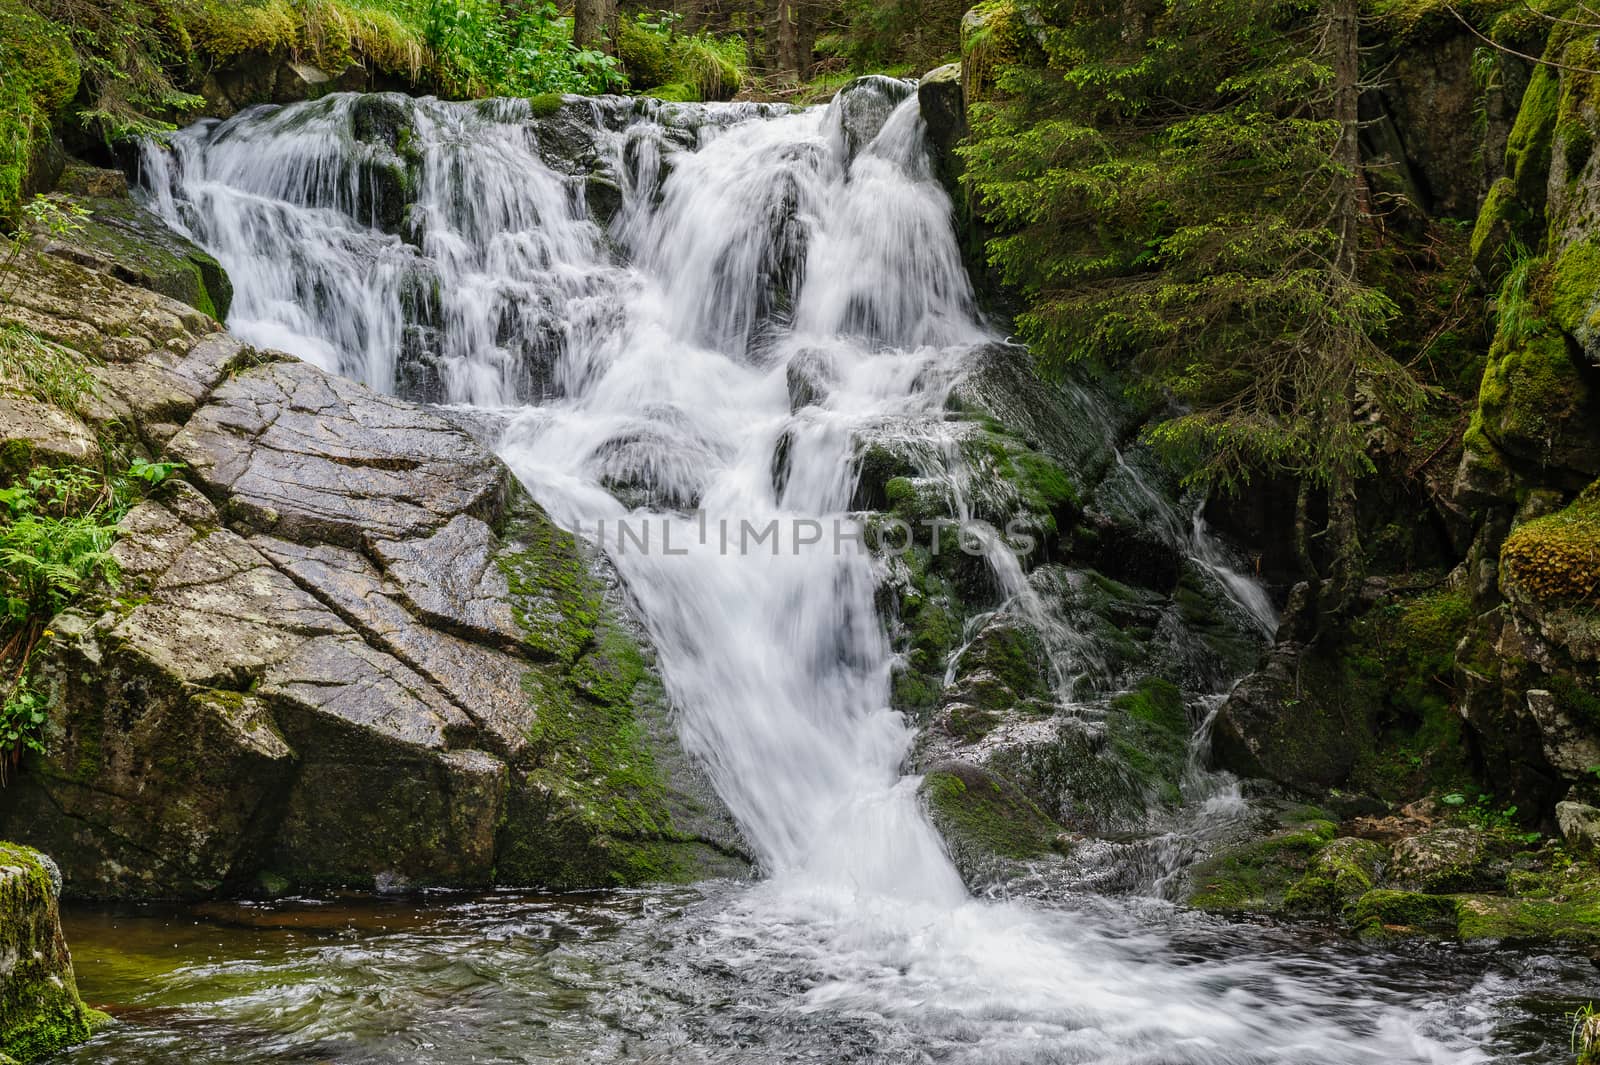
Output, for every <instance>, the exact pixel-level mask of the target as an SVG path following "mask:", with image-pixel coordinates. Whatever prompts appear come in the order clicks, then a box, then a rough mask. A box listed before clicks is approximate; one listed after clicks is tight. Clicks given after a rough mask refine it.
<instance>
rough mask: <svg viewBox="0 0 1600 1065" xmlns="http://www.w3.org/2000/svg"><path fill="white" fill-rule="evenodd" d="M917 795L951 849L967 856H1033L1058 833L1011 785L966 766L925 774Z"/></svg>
mask: <svg viewBox="0 0 1600 1065" xmlns="http://www.w3.org/2000/svg"><path fill="white" fill-rule="evenodd" d="M922 795H923V799H924V801H925V802H926V803H927V804H928V813H929V816H930V817H931V818H932V819H933V822H934V824H935V826H936V827H938V829H939V831H940V832H941V833H942V834H943V835H944V836H945V839H946V840H947V841H948V842H949V844H950V846H951V849H952V850H953V851H957V852H960V853H962V854H966V855H968V856H973V857H976V856H979V855H998V856H1000V857H1003V858H1012V859H1027V858H1034V857H1037V856H1039V855H1041V854H1044V853H1045V852H1047V851H1049V850H1050V848H1051V846H1052V844H1053V843H1054V841H1055V838H1056V836H1057V834H1058V833H1059V832H1060V828H1059V826H1057V825H1056V824H1055V822H1054V821H1052V820H1050V818H1049V817H1048V816H1046V814H1045V813H1044V812H1043V811H1042V810H1040V809H1039V808H1038V807H1037V806H1036V805H1034V804H1033V802H1031V801H1030V800H1029V799H1028V798H1027V797H1026V796H1024V795H1023V794H1022V793H1021V792H1020V791H1018V790H1017V789H1016V788H1015V787H1014V786H1012V785H1011V784H1009V783H1005V782H1002V781H1000V780H997V779H995V778H994V777H991V776H990V775H988V774H987V773H985V772H983V771H982V770H980V769H976V768H974V767H972V766H967V765H961V766H955V767H952V768H949V769H943V770H937V771H935V772H931V773H929V774H928V775H927V776H926V777H924V778H923V781H922Z"/></svg>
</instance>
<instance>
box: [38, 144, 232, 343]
mask: <svg viewBox="0 0 1600 1065" xmlns="http://www.w3.org/2000/svg"><path fill="white" fill-rule="evenodd" d="M60 187H61V188H62V189H63V190H66V191H68V193H69V195H71V197H72V200H73V203H74V204H76V205H77V206H78V207H80V208H82V209H84V210H86V211H88V216H87V217H86V218H83V219H81V220H79V222H78V224H77V227H76V228H75V229H74V230H73V231H72V232H70V233H66V234H53V235H49V237H48V239H47V241H46V243H45V245H44V250H45V252H46V253H47V254H50V255H57V256H60V257H61V258H64V259H69V260H71V261H73V262H77V263H81V264H82V265H84V266H88V267H91V268H93V269H96V270H101V271H104V272H106V273H109V274H111V275H112V276H113V277H116V278H119V279H120V280H123V281H126V282H128V283H129V284H131V285H136V286H138V287H140V288H144V289H148V290H150V291H152V292H159V293H161V294H162V295H164V296H170V297H172V298H173V299H175V300H179V301H181V302H183V303H187V304H188V305H189V306H191V307H194V308H195V309H196V310H199V311H203V312H204V313H206V314H209V315H210V316H211V317H213V318H215V319H216V320H218V321H222V320H223V319H225V318H227V316H228V307H229V305H230V304H231V303H232V301H233V285H232V283H231V282H229V280H228V275H227V273H226V272H224V270H223V269H222V266H221V264H220V263H218V262H217V260H216V259H214V258H212V257H211V256H210V255H209V254H207V253H206V252H204V251H202V250H201V249H200V248H199V247H198V246H196V245H195V244H193V243H191V242H190V241H188V240H186V239H185V238H183V237H181V236H179V235H178V234H177V233H174V232H173V231H172V230H171V229H170V228H168V227H167V225H166V223H164V222H162V221H161V219H159V218H157V217H156V216H155V215H154V214H153V213H151V212H150V211H149V210H147V209H145V207H143V206H142V205H141V204H139V203H137V202H135V201H134V200H133V199H132V198H131V197H130V196H129V195H128V186H127V179H126V178H125V177H123V175H122V173H121V172H120V171H116V170H98V169H96V168H94V167H89V166H85V165H83V164H73V165H72V166H69V167H68V168H67V170H66V171H65V173H64V174H63V175H62V179H61V186H60ZM78 190H81V191H78Z"/></svg>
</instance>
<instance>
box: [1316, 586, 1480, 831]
mask: <svg viewBox="0 0 1600 1065" xmlns="http://www.w3.org/2000/svg"><path fill="white" fill-rule="evenodd" d="M1475 617H1476V613H1475V611H1474V610H1473V608H1472V604H1471V602H1470V600H1469V597H1468V594H1467V591H1466V589H1451V588H1443V589H1439V590H1435V591H1427V592H1423V593H1422V594H1419V595H1413V596H1405V595H1397V596H1396V597H1395V598H1394V599H1393V600H1391V601H1390V602H1389V603H1386V604H1384V605H1383V606H1380V607H1378V608H1377V609H1375V610H1373V611H1371V612H1369V613H1368V614H1367V615H1366V616H1364V617H1363V618H1361V619H1360V620H1358V621H1357V622H1355V623H1354V624H1353V625H1352V626H1351V628H1350V637H1349V641H1348V644H1347V646H1346V647H1345V648H1344V650H1343V652H1342V667H1343V684H1344V687H1345V689H1346V690H1347V691H1348V692H1351V693H1354V694H1356V695H1358V696H1359V698H1360V699H1361V700H1362V701H1363V702H1365V703H1367V704H1369V705H1372V706H1374V707H1376V708H1377V713H1376V714H1375V715H1374V718H1373V720H1374V725H1375V729H1376V732H1375V741H1374V743H1373V744H1372V745H1371V746H1370V747H1369V748H1368V749H1367V750H1365V751H1364V752H1362V754H1361V755H1360V757H1359V758H1358V760H1357V764H1356V766H1355V768H1354V770H1353V772H1352V773H1351V784H1352V786H1353V787H1355V788H1357V789H1359V790H1361V791H1365V792H1368V793H1371V794H1374V795H1377V796H1379V797H1380V798H1383V799H1386V800H1388V801H1392V802H1402V801H1407V800H1409V799H1413V798H1416V797H1418V796H1419V795H1422V794H1425V793H1428V792H1440V791H1448V790H1451V789H1453V788H1455V787H1459V786H1462V785H1463V784H1464V783H1465V781H1466V780H1467V779H1468V777H1469V776H1470V774H1469V770H1468V763H1467V754H1466V751H1467V748H1466V741H1465V738H1464V737H1463V735H1462V725H1461V717H1460V715H1459V714H1458V713H1457V712H1456V710H1455V664H1456V663H1455V659H1456V655H1455V651H1456V646H1457V644H1459V643H1460V641H1461V639H1462V637H1463V636H1465V635H1466V634H1467V633H1468V632H1469V631H1470V629H1471V626H1472V624H1473V621H1474V619H1475Z"/></svg>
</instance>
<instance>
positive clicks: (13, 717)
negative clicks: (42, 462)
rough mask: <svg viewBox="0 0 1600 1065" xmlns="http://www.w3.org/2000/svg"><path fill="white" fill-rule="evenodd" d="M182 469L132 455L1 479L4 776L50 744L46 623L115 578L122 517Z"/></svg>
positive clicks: (0, 741) (0, 735) (0, 768)
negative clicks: (109, 466) (34, 679)
mask: <svg viewBox="0 0 1600 1065" xmlns="http://www.w3.org/2000/svg"><path fill="white" fill-rule="evenodd" d="M181 468H182V464H181V463H176V462H149V461H145V460H143V459H135V460H134V461H133V462H132V463H131V464H130V465H129V466H128V468H127V470H126V471H125V472H124V473H123V474H121V475H119V476H115V477H111V478H106V477H104V476H102V475H101V474H100V473H99V472H97V471H95V470H90V469H85V468H82V467H68V468H61V469H51V468H45V467H37V468H34V469H32V470H30V471H28V473H27V474H26V475H25V476H23V477H22V478H20V479H18V480H17V481H15V482H13V483H12V484H11V485H9V486H7V487H3V488H0V783H3V781H4V776H5V773H6V770H7V768H8V767H9V766H10V765H12V764H14V763H15V762H16V760H17V759H18V758H19V757H20V756H21V754H22V752H23V751H24V750H42V749H43V748H42V740H41V739H40V735H41V729H42V727H43V725H44V723H45V721H46V719H47V717H48V714H47V710H46V701H45V697H44V696H43V695H42V694H40V693H39V692H38V691H37V689H35V688H34V686H33V685H32V683H31V678H30V675H29V670H30V666H31V665H32V661H33V655H34V652H35V651H36V650H37V648H38V646H39V644H40V642H41V641H42V640H46V639H49V638H50V636H51V635H52V634H51V633H50V631H49V630H48V629H47V628H46V627H45V626H46V624H47V623H48V622H49V620H50V619H51V618H52V617H54V616H55V615H56V614H58V613H59V612H60V611H62V610H63V609H65V608H66V607H68V606H70V605H71V604H72V603H74V602H75V601H77V600H78V599H79V598H80V597H81V596H82V595H83V594H84V593H85V592H86V591H88V590H89V589H90V587H91V586H92V585H94V584H95V582H97V581H98V582H103V583H105V584H107V585H115V584H116V583H117V580H118V578H119V576H120V574H119V572H118V569H117V563H116V559H115V557H114V556H113V555H112V553H111V547H112V544H113V543H114V542H115V540H116V526H117V523H118V522H119V521H121V520H122V516H123V515H124V514H126V513H127V511H128V509H129V508H130V507H131V506H132V505H133V504H134V503H135V502H136V501H137V500H138V499H139V498H140V496H141V495H143V494H144V493H145V492H148V491H150V490H151V489H152V488H154V487H156V486H158V485H160V484H162V483H163V482H165V481H166V480H167V479H168V478H170V477H171V476H172V475H173V474H174V473H175V472H176V471H177V470H179V469H181Z"/></svg>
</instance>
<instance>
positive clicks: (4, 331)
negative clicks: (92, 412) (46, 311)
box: [0, 323, 95, 410]
mask: <svg viewBox="0 0 1600 1065" xmlns="http://www.w3.org/2000/svg"><path fill="white" fill-rule="evenodd" d="M0 377H4V378H6V379H9V380H11V381H14V382H18V383H19V384H21V386H22V387H23V389H24V390H25V391H27V392H28V393H29V394H30V395H32V396H33V397H34V398H36V399H39V400H42V401H43V402H45V403H49V404H52V405H53V406H57V407H60V408H62V409H63V410H77V409H78V407H79V404H80V403H81V402H82V401H83V399H84V398H85V397H86V396H90V395H93V394H94V389H95V377H94V373H93V372H92V371H91V370H90V369H89V366H88V365H87V363H86V361H85V357H84V356H83V355H82V354H80V353H78V352H75V351H70V350H68V349H66V348H63V347H61V346H60V345H58V344H53V343H51V342H50V341H48V340H45V339H43V338H42V337H40V336H39V335H38V334H36V333H34V332H33V331H31V330H29V329H25V328H23V327H22V326H20V325H15V324H13V323H6V324H4V325H0Z"/></svg>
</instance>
